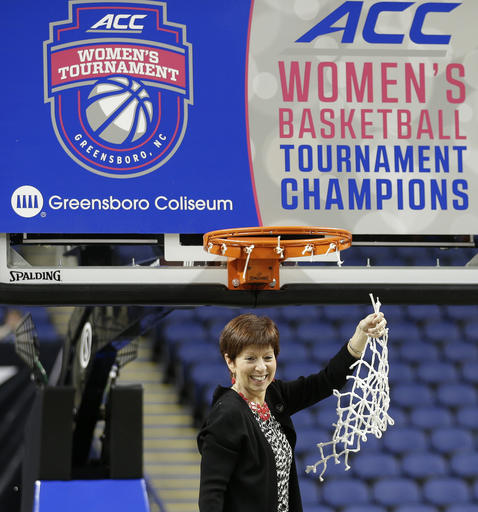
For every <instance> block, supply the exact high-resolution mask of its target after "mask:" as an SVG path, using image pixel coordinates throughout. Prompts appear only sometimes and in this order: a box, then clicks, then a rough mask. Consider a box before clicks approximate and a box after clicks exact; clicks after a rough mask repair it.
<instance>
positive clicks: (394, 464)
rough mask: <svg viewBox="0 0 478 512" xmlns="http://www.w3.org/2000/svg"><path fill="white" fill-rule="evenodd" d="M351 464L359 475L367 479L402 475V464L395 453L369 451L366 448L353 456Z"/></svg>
mask: <svg viewBox="0 0 478 512" xmlns="http://www.w3.org/2000/svg"><path fill="white" fill-rule="evenodd" d="M351 466H352V469H353V471H354V474H355V475H356V476H357V477H361V478H365V479H369V478H373V479H374V478H381V477H396V476H399V475H400V465H399V463H398V461H397V459H396V458H395V457H394V456H393V455H390V454H387V453H368V451H367V450H366V449H364V450H363V451H362V452H361V453H360V452H359V453H357V454H356V455H355V456H354V457H353V460H352V463H351Z"/></svg>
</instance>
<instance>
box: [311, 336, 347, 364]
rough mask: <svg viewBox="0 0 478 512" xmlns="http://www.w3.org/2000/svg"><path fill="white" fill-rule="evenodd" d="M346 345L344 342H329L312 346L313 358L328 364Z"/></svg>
mask: <svg viewBox="0 0 478 512" xmlns="http://www.w3.org/2000/svg"><path fill="white" fill-rule="evenodd" d="M343 345H344V343H343V342H342V340H340V341H339V340H337V341H327V340H324V341H323V342H319V343H316V344H314V345H313V346H312V358H313V359H314V360H315V361H317V362H319V363H321V364H324V363H327V362H328V361H329V360H330V359H331V358H332V357H334V356H335V354H336V353H337V352H338V351H339V350H340V349H341V347H342V346H343Z"/></svg>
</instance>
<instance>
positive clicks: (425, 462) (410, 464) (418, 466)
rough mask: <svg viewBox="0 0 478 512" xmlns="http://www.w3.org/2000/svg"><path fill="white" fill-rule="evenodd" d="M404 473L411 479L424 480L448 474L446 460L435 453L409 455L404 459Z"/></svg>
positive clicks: (402, 465)
mask: <svg viewBox="0 0 478 512" xmlns="http://www.w3.org/2000/svg"><path fill="white" fill-rule="evenodd" d="M401 467H402V471H403V473H404V474H405V475H406V476H408V477H411V478H418V479H424V478H429V477H432V476H445V475H447V474H448V464H447V461H446V459H445V458H444V457H443V456H441V455H439V454H437V453H434V452H423V453H409V454H407V455H405V457H403V459H402V464H401Z"/></svg>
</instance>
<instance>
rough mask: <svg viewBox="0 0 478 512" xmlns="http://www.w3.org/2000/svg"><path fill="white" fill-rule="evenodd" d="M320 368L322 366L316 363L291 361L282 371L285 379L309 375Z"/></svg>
mask: <svg viewBox="0 0 478 512" xmlns="http://www.w3.org/2000/svg"><path fill="white" fill-rule="evenodd" d="M320 369H321V368H320V366H318V365H317V364H316V363H310V362H303V363H291V364H287V365H285V366H284V368H283V369H282V372H281V373H282V378H283V379H284V380H295V379H297V378H299V377H307V376H308V375H312V374H313V373H317V372H318V371H320Z"/></svg>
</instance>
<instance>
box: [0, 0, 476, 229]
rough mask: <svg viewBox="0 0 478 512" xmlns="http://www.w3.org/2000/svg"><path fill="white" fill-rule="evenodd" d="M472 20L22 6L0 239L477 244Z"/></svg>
mask: <svg viewBox="0 0 478 512" xmlns="http://www.w3.org/2000/svg"><path fill="white" fill-rule="evenodd" d="M477 16H478V4H477V3H476V2H475V1H474V0H462V1H461V2H445V1H435V2H428V1H424V0H419V1H415V2H412V1H407V2H405V1H373V0H364V1H356V0H353V1H351V0H349V1H341V0H237V1H234V2H224V1H223V0H174V1H173V0H169V1H154V0H143V1H141V0H138V1H126V0H89V1H88V0H69V1H68V0H49V2H48V4H47V5H46V4H43V3H40V2H34V1H33V0H17V1H16V2H9V3H8V4H7V5H6V6H4V15H3V17H2V20H1V22H0V23H1V28H2V30H1V36H0V37H1V38H3V45H2V48H3V50H2V57H3V59H2V60H3V62H4V69H5V70H8V72H7V73H5V74H4V78H3V80H2V82H1V92H2V98H3V107H2V123H1V125H0V130H1V134H0V144H1V151H2V157H3V165H2V166H1V168H0V174H1V181H2V187H1V190H0V198H1V200H0V212H1V214H0V232H7V233H9V232H30V233H203V232H206V231H209V230H213V229H220V228H230V227H240V226H257V225H315V226H329V227H340V228H345V229H349V230H350V231H352V233H353V234H411V235H414V234H417V235H418V234H419V235H422V234H457V233H460V234H474V233H475V231H476V226H477V225H478V222H477V221H478V206H477V201H476V200H475V198H476V197H477V192H476V188H477V185H478V184H477V181H478V175H477V170H476V165H475V161H476V158H474V157H475V156H476V155H477V149H478V141H477V138H478V133H477V132H478V130H477V125H476V121H475V118H476V116H475V115H474V114H475V113H476V111H477V110H478V98H477V93H476V90H477V88H478V72H477V69H478V34H477V31H476V29H475V27H474V26H473V25H474V20H475V19H476V18H477ZM19 27H21V29H19Z"/></svg>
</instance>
